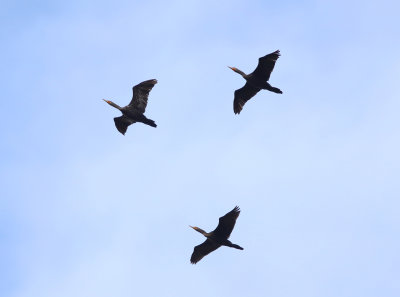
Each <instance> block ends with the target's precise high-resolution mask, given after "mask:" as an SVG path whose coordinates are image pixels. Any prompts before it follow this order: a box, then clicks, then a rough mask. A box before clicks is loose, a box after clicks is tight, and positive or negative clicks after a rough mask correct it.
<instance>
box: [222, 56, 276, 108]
mask: <svg viewBox="0 0 400 297" xmlns="http://www.w3.org/2000/svg"><path fill="white" fill-rule="evenodd" d="M279 56H280V52H279V50H277V51H275V52H273V53H271V54H268V55H266V56H264V57H261V58H259V59H258V65H257V68H256V69H255V70H254V71H253V72H252V73H250V74H246V73H244V72H243V71H241V70H239V69H237V68H235V67H229V68H231V69H232V70H233V71H235V72H236V73H239V74H240V75H241V76H242V77H243V78H244V79H245V80H246V84H245V85H244V86H243V87H242V88H240V89H237V90H236V91H235V96H234V100H233V111H234V113H235V114H239V113H240V112H241V111H242V109H243V106H244V105H245V103H246V102H247V101H249V100H250V99H251V98H252V97H254V96H255V95H256V94H257V93H258V92H259V91H261V90H268V91H271V92H274V93H278V94H282V91H281V90H280V89H278V88H275V87H273V86H271V85H270V84H269V83H268V80H269V77H270V75H271V72H272V70H273V69H274V66H275V62H276V60H277V59H278V58H279Z"/></svg>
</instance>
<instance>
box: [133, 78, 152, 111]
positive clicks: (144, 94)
mask: <svg viewBox="0 0 400 297" xmlns="http://www.w3.org/2000/svg"><path fill="white" fill-rule="evenodd" d="M156 83H157V80H156V79H150V80H146V81H144V82H141V83H140V84H138V85H136V86H134V87H133V88H132V91H133V95H132V100H131V102H130V103H129V107H133V108H135V109H136V110H138V111H140V112H141V113H144V112H145V110H146V106H147V100H148V98H149V93H150V91H151V89H152V88H153V87H154V85H155V84H156Z"/></svg>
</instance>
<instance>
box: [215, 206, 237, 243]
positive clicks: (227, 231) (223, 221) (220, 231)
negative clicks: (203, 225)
mask: <svg viewBox="0 0 400 297" xmlns="http://www.w3.org/2000/svg"><path fill="white" fill-rule="evenodd" d="M239 214H240V209H239V207H238V206H235V208H234V209H232V210H231V211H230V212H228V213H227V214H226V215H224V216H223V217H220V218H219V223H218V226H217V228H215V230H214V231H213V233H214V234H215V236H218V237H224V238H226V239H228V238H229V236H230V235H231V233H232V230H233V227H235V223H236V219H237V218H238V216H239Z"/></svg>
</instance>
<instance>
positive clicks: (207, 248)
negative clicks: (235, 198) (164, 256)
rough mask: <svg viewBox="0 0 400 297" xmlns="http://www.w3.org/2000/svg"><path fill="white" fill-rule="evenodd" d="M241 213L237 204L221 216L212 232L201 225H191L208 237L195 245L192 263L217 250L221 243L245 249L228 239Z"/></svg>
mask: <svg viewBox="0 0 400 297" xmlns="http://www.w3.org/2000/svg"><path fill="white" fill-rule="evenodd" d="M239 214H240V209H239V207H238V206H236V207H235V208H234V209H233V210H231V211H230V212H228V213H227V214H226V215H224V216H223V217H220V218H219V223H218V226H217V228H215V230H214V231H212V232H210V233H207V232H206V231H204V230H202V229H200V228H199V227H192V226H190V227H191V228H193V229H194V230H196V231H197V232H200V233H201V234H203V235H204V236H205V237H207V239H206V241H204V242H203V243H202V244H199V245H198V246H195V247H194V250H193V254H192V257H191V258H190V263H192V264H196V263H197V262H199V261H200V260H201V259H202V258H203V257H204V256H207V255H208V254H209V253H211V252H213V251H215V250H216V249H217V248H219V247H220V246H221V245H224V246H229V247H233V248H235V249H238V250H243V248H242V247H240V246H238V245H237V244H234V243H232V242H230V241H229V240H228V238H229V236H230V235H231V233H232V230H233V227H235V223H236V219H237V218H238V216H239Z"/></svg>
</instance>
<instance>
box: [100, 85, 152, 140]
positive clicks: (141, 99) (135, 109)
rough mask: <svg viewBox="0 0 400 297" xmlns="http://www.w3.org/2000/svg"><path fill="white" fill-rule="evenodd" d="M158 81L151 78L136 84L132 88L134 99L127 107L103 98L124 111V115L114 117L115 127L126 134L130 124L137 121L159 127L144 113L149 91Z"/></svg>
mask: <svg viewBox="0 0 400 297" xmlns="http://www.w3.org/2000/svg"><path fill="white" fill-rule="evenodd" d="M156 83H157V80H156V79H150V80H146V81H144V82H141V83H140V84H138V85H136V86H134V87H133V88H132V91H133V95H132V100H131V102H130V103H129V105H127V106H125V107H120V106H118V105H117V104H115V103H114V102H112V101H109V100H105V99H103V100H104V101H105V102H107V103H108V104H110V105H111V106H112V107H115V108H117V109H119V110H120V111H121V112H122V116H120V117H117V118H114V122H115V127H117V129H118V131H119V132H121V133H122V134H123V135H125V132H126V130H127V129H128V126H129V125H131V124H133V123H136V122H141V123H143V124H146V125H149V126H152V127H157V125H156V123H155V122H154V121H153V120H150V119H148V118H146V116H145V115H144V111H145V110H146V106H147V100H148V97H149V93H150V91H151V89H152V88H153V87H154V85H155V84H156Z"/></svg>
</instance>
